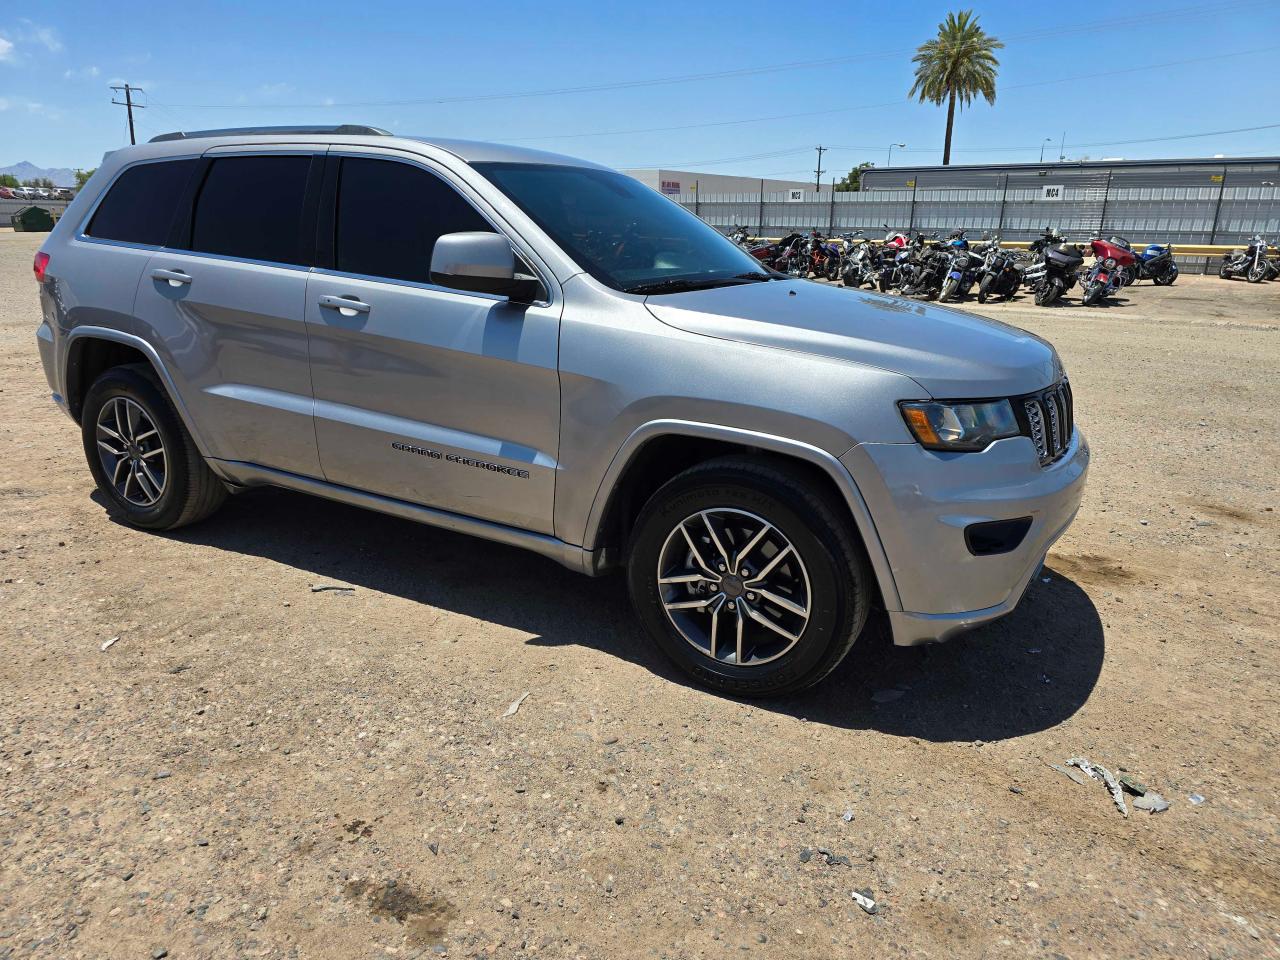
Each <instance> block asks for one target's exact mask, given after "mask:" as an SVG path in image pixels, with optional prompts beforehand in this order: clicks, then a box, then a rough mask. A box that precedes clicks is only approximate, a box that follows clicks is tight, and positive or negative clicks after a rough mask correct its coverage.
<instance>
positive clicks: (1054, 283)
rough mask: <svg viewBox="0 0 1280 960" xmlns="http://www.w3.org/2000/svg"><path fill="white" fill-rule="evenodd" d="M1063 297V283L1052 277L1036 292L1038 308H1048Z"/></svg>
mask: <svg viewBox="0 0 1280 960" xmlns="http://www.w3.org/2000/svg"><path fill="white" fill-rule="evenodd" d="M1060 296H1062V281H1061V280H1059V279H1057V278H1056V277H1050V278H1049V279H1048V280H1046V281H1045V282H1044V283H1043V284H1042V285H1041V286H1040V287H1039V289H1037V290H1036V306H1037V307H1047V306H1049V305H1051V304H1052V303H1053V302H1054V301H1056V300H1057V299H1058V298H1059V297H1060Z"/></svg>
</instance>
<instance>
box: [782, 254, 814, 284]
mask: <svg viewBox="0 0 1280 960" xmlns="http://www.w3.org/2000/svg"><path fill="white" fill-rule="evenodd" d="M787 274H788V275H789V276H792V277H797V278H798V279H801V280H803V279H805V278H806V277H808V276H809V258H808V257H802V256H795V257H792V258H791V259H790V260H788V261H787Z"/></svg>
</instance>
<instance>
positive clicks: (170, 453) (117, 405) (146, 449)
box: [80, 364, 227, 530]
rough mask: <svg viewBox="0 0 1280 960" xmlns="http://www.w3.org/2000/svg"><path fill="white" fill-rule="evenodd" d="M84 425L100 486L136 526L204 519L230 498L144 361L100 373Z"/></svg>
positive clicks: (87, 401)
mask: <svg viewBox="0 0 1280 960" xmlns="http://www.w3.org/2000/svg"><path fill="white" fill-rule="evenodd" d="M80 430H81V437H82V439H83V442H84V455H85V458H86V459H87V460H88V461H89V471H90V472H91V473H92V474H93V479H94V480H95V481H96V482H97V484H98V489H99V490H101V491H102V493H103V494H104V495H105V496H106V497H107V498H108V499H109V500H110V501H111V502H112V503H114V504H115V506H116V507H117V509H118V510H119V512H120V513H121V514H122V515H123V517H124V519H125V520H126V521H127V522H128V523H129V524H131V525H132V526H135V527H142V528H144V529H147V530H172V529H173V528H174V527H181V526H185V525H186V524H189V523H195V522H196V521H197V520H202V519H204V518H205V517H207V516H208V515H209V514H211V513H213V512H214V511H215V510H217V509H218V507H219V506H221V505H222V501H223V500H224V499H226V495H227V492H226V489H225V488H224V487H223V485H222V482H221V481H220V480H218V478H217V477H216V476H214V474H213V471H212V470H210V469H209V466H208V464H206V463H205V462H204V458H203V457H202V456H201V455H200V451H199V450H197V449H196V445H195V442H194V441H193V440H192V439H191V435H190V434H189V433H187V428H186V427H185V426H183V423H182V420H181V419H180V418H179V417H178V414H177V411H175V410H174V407H173V404H172V403H171V402H170V400H169V397H168V396H167V395H166V394H165V392H164V389H163V388H162V387H161V386H160V383H159V381H158V380H157V379H156V377H155V374H154V373H153V372H152V370H151V368H150V367H149V366H147V365H146V364H130V365H129V366H123V367H113V368H111V369H110V370H108V371H107V372H106V373H104V374H102V376H100V377H98V379H97V380H95V381H94V383H93V386H91V387H90V388H89V392H88V393H87V394H86V395H85V400H84V407H83V409H82V410H81V413H80Z"/></svg>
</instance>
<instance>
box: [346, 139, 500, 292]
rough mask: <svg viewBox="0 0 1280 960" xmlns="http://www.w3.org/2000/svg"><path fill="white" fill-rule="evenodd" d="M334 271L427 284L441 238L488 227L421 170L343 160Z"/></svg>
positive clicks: (454, 194)
mask: <svg viewBox="0 0 1280 960" xmlns="http://www.w3.org/2000/svg"><path fill="white" fill-rule="evenodd" d="M335 228H336V237H335V243H334V266H335V268H336V269H338V270H340V271H342V272H344V273H359V274H364V275H366V276H371V277H385V278H387V279H389V280H409V281H412V282H415V283H430V282H431V252H432V250H434V249H435V245H436V240H438V239H439V238H440V237H441V236H442V235H443V234H446V233H458V232H461V231H472V230H479V231H483V232H485V233H492V232H493V227H492V226H490V224H489V222H488V221H487V220H485V219H484V217H482V216H480V214H479V213H478V212H476V209H475V208H474V207H473V206H471V204H470V203H468V202H467V201H466V200H465V199H464V198H463V197H462V196H461V195H460V194H459V193H458V192H457V191H456V190H454V189H453V187H451V186H450V185H449V184H447V183H446V182H445V181H443V180H441V179H440V178H439V177H437V176H435V175H434V174H431V173H428V172H427V171H426V170H423V169H421V168H420V167H415V166H411V165H409V164H407V163H399V162H397V161H394V160H370V159H368V158H365V157H345V158H343V160H342V169H341V173H340V175H339V178H338V206H337V218H336V223H335Z"/></svg>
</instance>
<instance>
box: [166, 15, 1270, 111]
mask: <svg viewBox="0 0 1280 960" xmlns="http://www.w3.org/2000/svg"><path fill="white" fill-rule="evenodd" d="M1266 2H1267V0H1228V2H1223V3H1217V4H1213V5H1209V6H1206V5H1204V4H1200V5H1194V6H1188V7H1178V8H1175V9H1173V10H1168V11H1164V12H1163V13H1161V14H1160V15H1158V16H1151V15H1138V16H1132V17H1116V18H1110V19H1107V20H1105V21H1100V22H1093V23H1082V24H1077V25H1075V26H1055V27H1052V28H1044V29H1040V30H1031V31H1027V32H1025V33H1020V34H1007V35H1006V36H1005V37H1004V38H1003V39H1004V40H1005V41H1036V40H1060V39H1061V38H1062V37H1064V36H1068V35H1071V34H1078V33H1091V32H1095V31H1099V30H1106V31H1108V32H1113V31H1114V30H1116V29H1121V28H1123V27H1125V26H1130V25H1132V26H1142V27H1144V28H1150V27H1151V26H1153V25H1157V24H1159V23H1162V22H1172V21H1177V20H1182V19H1194V18H1197V17H1203V16H1208V15H1212V16H1220V15H1221V14H1222V13H1224V12H1225V11H1226V10H1227V9H1234V8H1239V7H1251V6H1261V5H1263V4H1264V3H1266ZM966 43H968V42H966ZM916 49H917V48H916V47H909V48H901V49H898V50H887V51H884V50H882V51H878V52H875V53H860V54H854V55H850V56H847V57H826V58H823V59H820V60H797V61H792V62H789V63H779V64H769V65H766V66H760V67H744V68H738V69H733V70H719V71H714V72H709V73H693V74H681V75H677V76H670V77H652V78H646V79H641V80H619V81H614V82H612V83H597V84H583V85H580V86H571V87H551V88H544V89H539V90H523V91H513V92H507V93H492V94H470V95H466V96H457V97H417V98H409V99H397V100H346V101H340V102H329V101H326V102H322V103H271V104H256V105H252V104H245V103H170V104H168V106H171V107H182V108H186V109H193V110H246V109H254V110H305V109H329V108H332V107H403V106H424V105H440V104H449V103H476V102H483V101H492V100H518V99H527V98H530V97H552V96H564V95H568V94H579V93H595V92H602V91H606V90H628V89H634V88H637V87H654V86H666V85H671V84H681V83H693V82H701V81H705V80H719V79H728V78H736V77H746V76H756V75H759V74H763V73H778V72H785V71H790V70H807V69H813V68H815V67H826V66H835V65H837V64H843V63H855V62H857V63H864V62H867V61H871V60H886V59H893V58H897V57H900V56H903V55H904V54H909V53H914V52H915V51H916Z"/></svg>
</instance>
